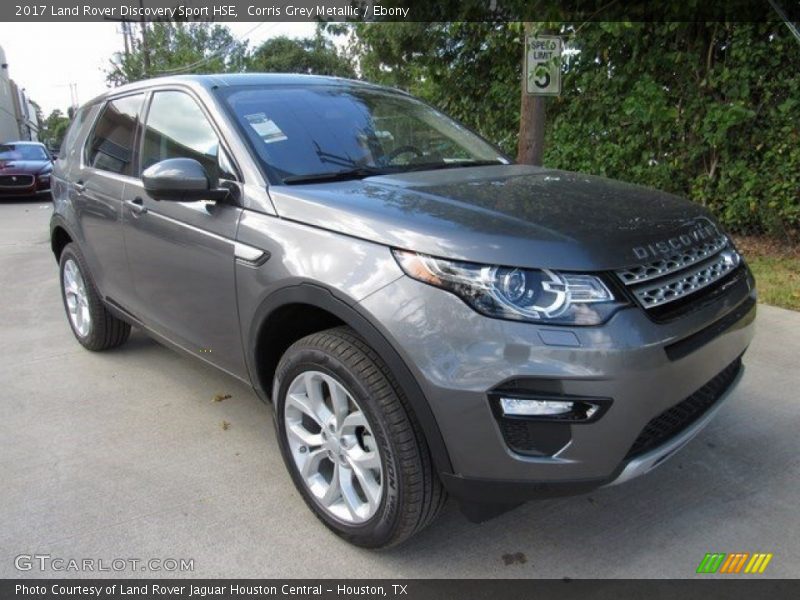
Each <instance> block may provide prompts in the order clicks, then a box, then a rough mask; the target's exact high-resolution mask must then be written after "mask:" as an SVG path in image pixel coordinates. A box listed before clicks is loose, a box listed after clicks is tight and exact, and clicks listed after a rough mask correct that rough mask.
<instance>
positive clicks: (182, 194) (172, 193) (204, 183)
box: [142, 158, 229, 202]
mask: <svg viewBox="0 0 800 600" xmlns="http://www.w3.org/2000/svg"><path fill="white" fill-rule="evenodd" d="M142 182H143V183H144V189H145V191H146V192H147V193H148V195H149V196H150V197H151V198H153V199H155V200H169V201H172V202H191V201H193V200H224V199H225V198H226V197H227V196H228V193H229V192H228V190H226V189H225V188H220V187H219V182H218V181H217V180H216V178H212V177H211V176H209V174H208V173H207V172H206V170H205V169H204V168H203V165H201V164H200V163H199V162H197V161H196V160H194V159H193V158H168V159H167V160H162V161H161V162H157V163H156V164H154V165H152V166H150V167H148V168H147V169H145V170H144V172H143V173H142Z"/></svg>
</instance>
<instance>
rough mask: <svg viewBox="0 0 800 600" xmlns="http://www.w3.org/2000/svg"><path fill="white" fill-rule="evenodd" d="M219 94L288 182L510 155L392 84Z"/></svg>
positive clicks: (256, 146) (269, 88) (489, 160)
mask: <svg viewBox="0 0 800 600" xmlns="http://www.w3.org/2000/svg"><path fill="white" fill-rule="evenodd" d="M221 93H222V94H223V97H224V99H225V102H226V103H227V104H228V106H229V108H230V110H231V112H232V113H233V115H234V116H235V118H236V120H237V121H238V123H239V125H240V127H241V128H242V129H243V131H244V132H245V134H246V135H247V137H248V139H249V141H250V143H251V145H252V146H253V148H254V149H255V151H256V154H257V155H258V157H259V158H260V159H261V161H262V163H263V164H264V166H265V167H266V169H267V171H268V172H269V173H271V174H272V175H273V176H275V177H277V178H279V179H281V180H282V181H284V182H285V183H291V182H301V181H303V180H304V179H309V180H311V179H314V178H316V179H320V176H323V177H324V176H325V175H335V174H340V175H341V174H345V173H351V174H352V175H353V176H354V177H358V176H367V175H370V174H372V175H374V174H376V173H395V172H402V171H409V170H421V169H424V168H447V167H449V166H453V167H456V166H464V165H470V164H486V163H490V164H495V163H497V164H499V163H503V164H505V163H507V162H508V161H507V160H506V159H505V158H504V157H503V156H502V154H500V153H499V152H498V151H497V150H496V149H495V148H493V147H492V146H491V145H490V144H488V143H487V142H485V141H484V140H482V139H481V138H479V137H478V136H477V135H475V134H474V133H472V132H470V131H469V130H468V129H466V128H465V127H463V126H462V125H459V124H458V123H456V122H454V121H453V120H452V119H450V118H448V117H446V116H445V115H443V114H442V113H440V112H438V111H436V110H434V109H433V108H431V107H430V106H428V105H427V104H425V103H423V102H420V101H419V100H415V99H413V98H411V97H408V96H405V95H403V94H399V93H393V92H391V91H383V90H375V89H368V88H360V87H355V86H354V87H340V86H316V85H315V86H303V87H292V86H287V87H275V86H263V87H250V86H248V87H238V88H235V87H234V88H227V89H225V90H223V91H221ZM309 176H314V177H309Z"/></svg>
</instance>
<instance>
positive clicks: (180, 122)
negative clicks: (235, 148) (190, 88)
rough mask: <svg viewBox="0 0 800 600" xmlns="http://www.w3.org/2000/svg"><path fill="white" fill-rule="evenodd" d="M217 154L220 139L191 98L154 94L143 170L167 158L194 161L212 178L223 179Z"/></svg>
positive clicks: (180, 94) (186, 95) (147, 128)
mask: <svg viewBox="0 0 800 600" xmlns="http://www.w3.org/2000/svg"><path fill="white" fill-rule="evenodd" d="M218 153H219V138H217V134H216V133H215V132H214V129H213V127H211V123H209V122H208V119H207V118H206V116H205V113H203V111H202V109H201V108H200V106H199V105H198V104H197V102H195V100H194V99H193V98H192V97H191V96H189V95H188V94H184V93H183V92H169V91H167V92H156V93H155V94H153V100H152V102H151V104H150V110H149V111H148V113H147V123H146V125H145V132H144V144H143V146H142V161H141V164H142V170H144V169H146V168H147V167H149V166H151V165H154V164H155V163H157V162H160V161H162V160H166V159H168V158H193V159H195V160H196V161H198V162H199V163H200V164H201V165H203V167H204V168H205V169H206V172H207V173H208V174H209V175H211V176H212V177H226V175H225V174H223V173H222V172H221V170H220V168H219V166H218V165H219V161H218ZM227 177H228V178H229V176H227Z"/></svg>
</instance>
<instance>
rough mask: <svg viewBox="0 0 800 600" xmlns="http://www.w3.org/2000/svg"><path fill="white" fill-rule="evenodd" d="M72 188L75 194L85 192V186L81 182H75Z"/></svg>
mask: <svg viewBox="0 0 800 600" xmlns="http://www.w3.org/2000/svg"><path fill="white" fill-rule="evenodd" d="M72 187H73V188H74V189H75V191H76V192H78V193H79V194H82V193H83V192H85V191H86V186H85V185H84V184H83V182H82V181H76V182H75V183H74V184H72Z"/></svg>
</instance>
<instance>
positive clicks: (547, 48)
mask: <svg viewBox="0 0 800 600" xmlns="http://www.w3.org/2000/svg"><path fill="white" fill-rule="evenodd" d="M525 77H526V80H527V87H526V88H525V89H526V91H527V92H528V94H531V95H534V96H558V95H559V94H560V93H561V38H560V37H558V36H556V35H536V36H525Z"/></svg>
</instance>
